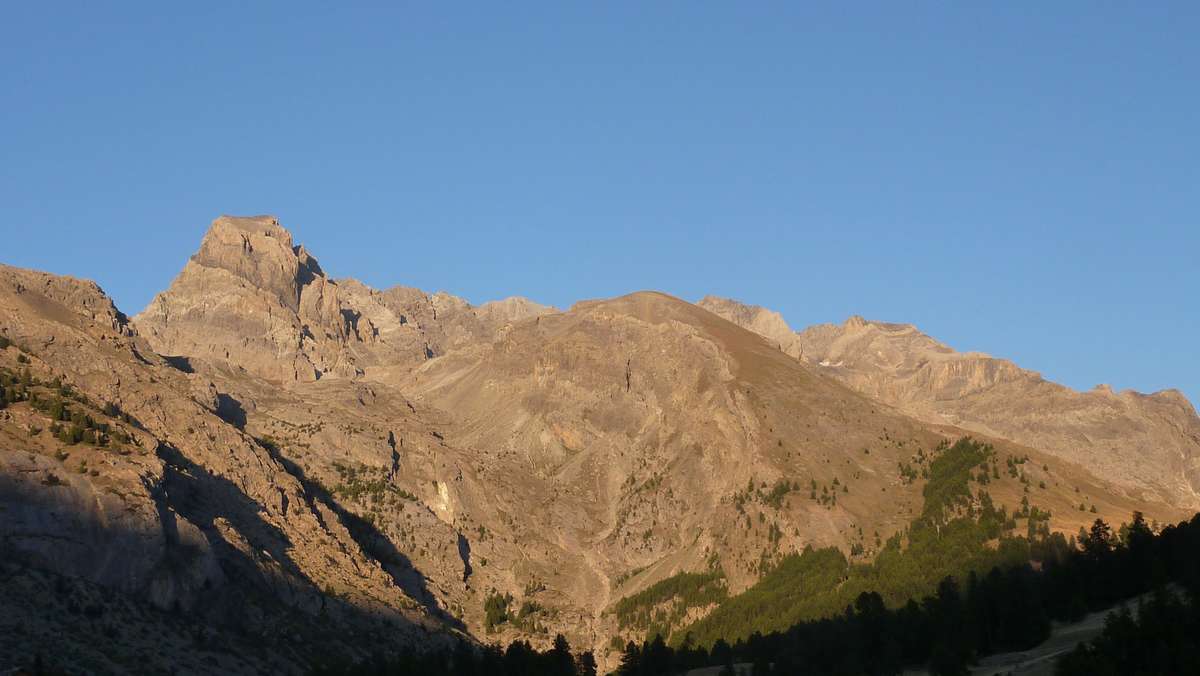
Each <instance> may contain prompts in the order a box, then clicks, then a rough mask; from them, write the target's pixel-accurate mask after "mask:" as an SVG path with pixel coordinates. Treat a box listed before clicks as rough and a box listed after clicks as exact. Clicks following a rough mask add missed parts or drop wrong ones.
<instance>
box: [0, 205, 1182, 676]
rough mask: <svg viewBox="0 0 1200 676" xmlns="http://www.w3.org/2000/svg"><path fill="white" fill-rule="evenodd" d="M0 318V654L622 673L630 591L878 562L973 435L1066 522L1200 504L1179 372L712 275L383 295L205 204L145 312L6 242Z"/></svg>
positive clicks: (1008, 485)
mask: <svg viewBox="0 0 1200 676" xmlns="http://www.w3.org/2000/svg"><path fill="white" fill-rule="evenodd" d="M0 336H2V337H3V342H2V343H0V345H3V349H0V385H3V386H4V388H5V392H8V393H13V392H15V393H18V394H19V395H20V396H16V397H14V396H9V397H8V399H10V400H11V401H9V402H8V403H7V405H6V407H5V408H3V409H2V410H0V440H2V441H3V443H2V444H0V553H3V557H0V558H3V561H4V562H3V563H2V564H0V574H3V575H4V576H5V579H6V583H5V588H6V590H8V593H6V594H5V595H4V598H3V599H2V600H0V607H3V610H4V612H2V613H0V618H7V619H0V649H3V650H4V651H9V652H11V653H12V654H17V653H19V652H24V653H29V652H31V651H34V650H41V651H46V650H48V648H47V647H46V646H54V651H55V652H56V653H57V654H58V655H60V656H63V658H64V659H67V660H69V661H71V662H72V663H74V664H78V665H83V667H84V668H85V669H89V670H92V671H97V672H113V673H120V672H133V671H140V670H143V669H151V668H154V669H159V670H162V671H164V672H166V671H169V669H170V668H172V667H182V668H181V670H183V671H195V672H210V673H237V672H246V673H252V672H256V671H261V670H278V671H283V672H301V671H303V670H304V668H305V665H307V664H308V663H309V662H310V661H311V660H312V659H313V658H314V657H316V656H319V654H329V653H346V654H351V655H361V654H366V653H367V652H369V651H371V650H375V649H379V648H380V647H381V646H382V647H404V646H428V645H436V644H439V643H445V644H449V642H450V641H452V640H454V638H455V637H467V639H468V640H479V641H485V642H490V641H508V640H512V639H515V638H524V639H528V640H530V641H532V642H534V643H535V644H538V645H546V644H548V642H549V641H550V639H551V638H552V637H553V636H554V634H555V633H556V632H561V633H563V634H564V635H565V636H566V637H567V638H568V639H570V641H571V644H572V645H575V646H579V647H585V648H590V649H592V650H594V651H595V652H596V655H597V657H598V658H599V659H600V661H601V662H602V664H608V665H610V666H611V665H612V664H613V660H615V659H616V657H617V656H618V653H619V650H618V649H617V648H616V647H615V646H618V645H620V644H621V642H622V641H623V640H627V639H630V638H640V636H636V633H635V632H636V628H631V627H629V626H627V625H626V624H624V623H623V622H622V620H621V618H620V617H619V614H618V613H617V612H616V610H615V609H616V607H617V605H618V604H619V603H620V602H621V600H622V599H630V598H633V597H635V596H637V595H638V594H639V592H644V591H646V590H648V589H651V588H653V587H654V586H655V585H656V584H660V583H662V582H663V581H666V580H671V579H673V578H676V577H677V576H679V575H680V574H681V573H697V572H705V573H714V574H717V575H719V576H720V578H721V579H722V580H724V584H725V585H726V587H727V591H728V593H730V594H736V593H737V592H738V591H740V590H744V589H747V588H749V587H750V586H751V585H753V584H754V583H755V582H756V581H758V580H759V579H761V578H762V576H763V575H764V574H765V573H767V572H768V571H769V570H771V569H772V566H773V565H775V564H776V563H778V561H779V560H780V559H781V558H782V557H784V556H785V555H787V554H790V553H795V552H800V551H803V550H804V549H805V548H809V547H813V548H821V547H835V548H837V549H839V550H842V551H843V552H845V553H846V555H847V556H848V557H850V558H851V559H852V560H853V561H856V562H868V561H871V560H872V559H874V557H875V556H876V555H877V554H878V553H879V552H880V550H881V548H882V547H883V545H882V543H883V542H884V541H887V540H888V539H890V538H892V537H893V536H896V535H901V534H903V533H904V532H905V528H906V526H907V524H908V523H909V522H910V521H911V520H912V519H913V518H915V517H916V516H917V515H919V514H920V513H921V511H922V500H923V493H922V490H923V486H924V478H923V477H922V476H921V475H920V473H919V472H914V471H913V470H912V467H913V466H914V465H915V466H917V467H920V466H921V463H922V462H923V461H924V458H926V457H927V454H930V453H932V452H933V451H934V449H937V448H939V447H941V446H943V445H944V444H945V443H947V442H953V441H954V440H956V439H958V438H961V437H964V436H973V437H974V438H976V439H980V440H983V441H986V442H987V443H989V444H991V445H992V446H993V447H994V448H995V449H996V452H997V454H998V456H999V457H1006V458H1008V459H1010V460H1011V461H1012V462H1013V463H1016V462H1017V461H1018V460H1019V462H1020V464H1021V466H1022V468H1023V469H1022V470H1021V471H1020V472H1016V471H1015V470H1014V472H1012V473H1011V474H1009V473H1005V474H1000V473H998V472H997V473H996V476H995V478H994V479H991V480H990V482H989V485H988V490H989V492H990V495H991V497H992V498H993V499H994V500H995V501H996V502H997V503H999V504H1004V505H1007V506H1008V507H1009V508H1010V509H1012V510H1013V511H1014V512H1015V510H1016V509H1017V506H1018V505H1019V504H1021V503H1022V502H1023V501H1024V502H1025V503H1026V504H1030V503H1032V504H1036V505H1037V506H1039V507H1040V508H1042V509H1044V510H1047V511H1048V512H1049V513H1050V514H1051V516H1050V518H1049V521H1048V526H1049V528H1050V529H1051V530H1053V531H1057V532H1062V533H1065V534H1074V533H1076V532H1077V531H1078V530H1079V529H1080V527H1083V526H1087V525H1089V524H1090V523H1091V522H1092V521H1093V520H1094V519H1096V518H1097V517H1102V518H1105V519H1107V520H1109V521H1110V522H1111V523H1118V522H1120V521H1121V520H1122V519H1126V518H1128V517H1129V514H1130V513H1131V512H1132V511H1134V510H1137V511H1141V512H1144V513H1145V514H1146V515H1147V516H1148V517H1151V518H1154V519H1157V520H1159V521H1162V522H1166V521H1169V520H1174V519H1178V518H1180V517H1182V516H1184V515H1187V514H1189V513H1190V512H1192V511H1195V510H1197V509H1200V418H1198V417H1197V415H1196V412H1195V409H1194V408H1193V407H1192V405H1191V403H1190V402H1188V401H1187V399H1186V398H1185V397H1183V395H1181V394H1180V393H1178V392H1176V391H1164V392H1158V393H1154V394H1148V395H1147V394H1140V393H1136V392H1130V391H1126V392H1120V393H1117V392H1113V391H1112V390H1110V389H1107V388H1097V389H1095V390H1092V391H1089V392H1078V391H1075V390H1072V389H1070V388H1067V387H1065V386H1062V385H1059V384H1056V383H1053V382H1050V381H1047V380H1045V379H1044V378H1042V377H1041V376H1040V375H1038V374H1037V373H1034V372H1032V371H1028V370H1026V369H1022V368H1021V367H1019V366H1017V365H1016V364H1013V363H1012V362H1009V361H1006V360H1003V359H997V358H994V357H990V356H987V355H983V354H979V353H960V352H956V351H954V350H952V349H951V348H949V347H947V346H946V345H943V344H941V343H939V342H938V341H937V340H935V339H934V338H931V337H929V336H927V335H925V334H923V333H921V332H920V331H919V330H918V329H917V328H916V327H913V326H911V325H906V324H891V323H885V322H878V321H869V320H864V319H862V318H861V317H857V316H852V317H851V318H850V319H848V320H847V321H846V322H845V323H843V324H841V325H819V326H813V327H809V328H806V329H804V330H802V331H799V332H797V331H793V330H792V329H791V328H790V327H789V326H788V325H787V323H786V322H785V321H784V319H783V318H782V317H781V316H780V315H779V314H778V313H775V312H772V311H770V310H767V309H764V308H761V307H757V306H752V305H745V304H742V303H740V302H737V301H733V300H727V299H721V298H715V297H706V298H704V299H702V300H700V301H699V302H698V303H695V304H693V303H689V302H687V301H684V300H681V299H679V298H675V297H672V296H670V295H667V294H663V293H658V292H653V291H647V292H639V293H634V294H630V295H626V296H622V297H618V298H612V299H605V300H592V301H583V302H579V303H577V304H575V305H574V306H572V307H571V308H569V309H566V310H559V309H556V308H552V307H548V306H545V305H541V304H538V303H536V302H534V301H531V300H528V299H524V298H509V299H506V300H503V301H498V302H493V303H487V304H483V305H480V306H473V305H471V304H470V303H468V302H466V301H465V300H463V299H461V298H457V297H455V296H452V295H449V294H446V293H432V294H431V293H426V292H424V291H421V290H419V289H413V288H409V287H402V286H397V287H393V288H390V289H385V290H376V289H372V288H370V287H368V286H366V285H365V284H362V283H361V282H358V281H356V280H353V279H341V280H335V279H331V278H329V277H328V276H327V275H326V274H325V273H324V271H323V270H322V268H321V266H320V265H319V263H318V262H317V259H316V258H315V257H314V256H313V255H312V253H311V252H309V251H307V250H306V249H305V248H304V247H303V246H300V245H297V244H296V243H295V242H294V241H293V238H292V236H291V234H290V233H289V232H288V231H287V230H286V229H284V228H283V227H282V226H281V225H280V224H279V222H278V220H277V219H275V218H273V217H270V216H256V217H230V216H222V217H220V218H218V219H216V220H215V221H214V222H213V223H212V225H211V226H210V228H209V229H208V231H207V233H206V234H204V236H203V238H202V240H201V242H200V245H199V249H198V251H197V252H196V253H195V254H194V255H193V256H192V257H191V259H190V260H188V261H187V263H186V264H185V265H184V267H183V269H182V271H181V272H180V274H179V275H178V276H177V277H176V279H175V280H174V281H173V282H172V283H171V285H170V286H169V288H167V289H166V290H164V291H162V292H161V293H159V294H158V295H157V296H156V297H155V298H154V300H153V301H151V303H150V304H149V305H148V306H147V307H146V308H145V309H144V310H143V311H142V312H141V313H140V314H137V315H136V316H133V317H132V318H131V317H128V316H126V315H125V314H123V313H122V312H121V311H120V310H119V309H117V308H116V307H115V306H114V304H113V302H112V301H111V299H109V298H108V297H107V296H106V295H105V294H104V293H103V291H102V290H101V289H100V288H99V287H98V286H97V285H95V284H94V283H92V282H87V281H82V280H77V279H73V278H69V277H58V276H54V275H49V274H46V273H41V272H35V271H29V270H23V269H18V268H13V267H7V266H0ZM985 473H986V470H985ZM830 495H832V497H830ZM751 496H757V497H751ZM497 603H498V604H500V605H501V606H504V607H505V608H506V609H507V610H506V612H505V613H502V619H503V620H504V621H497V618H496V617H494V614H489V612H488V607H489V604H491V605H492V607H495V606H496V604H497ZM711 611H712V607H711V604H710V605H699V606H696V607H689V608H687V609H686V612H685V614H684V616H682V617H680V618H676V622H675V623H676V624H677V625H680V626H682V625H683V624H686V623H688V622H693V621H696V620H698V619H700V618H702V617H703V616H704V615H705V614H706V613H708V612H711ZM118 639H119V640H118Z"/></svg>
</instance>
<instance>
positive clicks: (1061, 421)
mask: <svg viewBox="0 0 1200 676" xmlns="http://www.w3.org/2000/svg"><path fill="white" fill-rule="evenodd" d="M701 306H703V307H706V308H708V309H710V310H712V311H713V312H716V313H717V314H720V315H721V316H723V317H726V318H728V319H730V321H734V322H737V323H739V324H741V325H743V326H746V327H747V328H750V329H752V330H755V331H759V332H763V335H765V336H767V337H769V338H770V339H771V340H773V341H774V342H776V344H778V345H779V346H780V348H781V349H782V350H784V351H785V352H787V353H788V354H790V355H792V356H793V357H797V358H801V359H802V360H803V361H804V362H805V363H807V364H811V365H813V366H815V367H817V368H819V369H820V372H821V373H823V374H826V375H829V376H832V377H834V378H837V379H838V380H840V381H841V382H843V383H846V384H847V385H849V386H851V387H853V388H854V389H856V390H858V391H859V392H862V393H863V394H866V395H867V396H870V397H872V398H875V399H878V400H880V401H883V402H886V403H888V404H890V405H892V406H895V407H897V408H899V409H900V410H902V411H904V412H906V413H908V414H909V415H912V416H915V417H917V418H920V419H922V420H925V421H928V422H932V423H948V424H952V425H956V426H958V427H962V428H964V429H968V430H973V431H976V432H980V433H984V434H988V435H993V436H998V437H1002V438H1006V439H1011V440H1013V441H1016V442H1018V443H1021V444H1025V445H1028V446H1032V447H1035V448H1039V449H1042V450H1044V451H1047V452H1049V453H1052V454H1054V455H1056V456H1058V457H1061V458H1064V459H1066V460H1070V461H1071V462H1074V463H1078V464H1082V465H1086V466H1089V467H1093V468H1094V469H1095V470H1096V471H1097V473H1098V474H1099V475H1101V476H1105V477H1108V478H1110V479H1111V480H1112V481H1114V482H1116V483H1119V484H1121V485H1123V486H1125V487H1126V488H1127V489H1129V490H1131V491H1134V492H1135V493H1137V494H1142V495H1145V496H1146V497H1147V498H1153V499H1159V500H1166V501H1169V502H1172V503H1174V504H1178V505H1180V506H1183V507H1189V508H1191V507H1197V506H1200V418H1198V417H1197V415H1196V411H1195V409H1194V408H1193V407H1192V406H1191V404H1190V403H1189V402H1188V401H1187V399H1186V398H1185V397H1184V396H1183V395H1182V394H1180V393H1179V392H1177V391H1174V390H1168V391H1164V392H1157V393H1154V394H1150V395H1145V394H1140V393H1137V392H1132V391H1124V392H1120V393H1115V392H1113V391H1112V390H1111V389H1109V388H1106V387H1098V388H1096V389H1095V390H1092V391H1090V392H1077V391H1075V390H1072V389H1070V388H1068V387H1065V386H1062V385H1059V384H1057V383H1052V382H1049V381H1047V380H1045V379H1043V378H1042V377H1041V375H1039V374H1037V373H1035V372H1033V371H1028V370H1026V369H1022V368H1020V367H1019V366H1017V365H1016V364H1014V363H1012V362H1010V361H1008V360H1005V359H997V358H995V357H990V356H988V355H985V354H981V353H978V352H967V353H963V352H956V351H954V350H953V349H951V348H949V347H947V346H946V345H944V344H942V343H940V342H938V341H937V340H935V339H933V338H931V337H929V336H927V335H925V334H924V333H921V332H920V331H919V330H918V329H917V328H916V327H914V326H912V325H910V324H889V323H885V322H876V321H867V320H865V319H863V318H861V317H857V316H855V317H851V318H850V319H848V320H846V322H845V323H843V324H841V325H840V326H839V325H834V324H822V325H817V326H812V327H809V328H806V329H804V330H803V331H800V332H799V333H795V334H793V335H792V336H786V335H783V334H782V333H781V332H780V330H779V326H778V325H777V324H775V325H771V324H769V323H764V322H763V321H762V319H761V318H762V317H764V316H770V315H772V314H774V313H769V311H766V310H763V309H762V308H755V307H752V306H746V305H742V304H741V303H737V302H736V301H729V300H722V299H714V298H706V299H704V300H702V301H701ZM768 313H769V314H768ZM776 316H777V315H776ZM764 327H765V328H764ZM764 331H765V332H764Z"/></svg>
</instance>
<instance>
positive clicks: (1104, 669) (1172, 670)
mask: <svg viewBox="0 0 1200 676" xmlns="http://www.w3.org/2000/svg"><path fill="white" fill-rule="evenodd" d="M1055 673H1057V674H1058V676H1124V675H1125V674H1200V594H1197V593H1196V590H1195V588H1194V587H1193V589H1192V593H1191V594H1190V595H1187V596H1185V595H1181V594H1179V593H1176V592H1175V591H1172V590H1169V589H1168V588H1165V587H1160V588H1159V589H1158V591H1156V592H1155V594H1154V596H1153V597H1151V598H1150V599H1148V600H1146V601H1143V602H1141V603H1139V604H1138V611H1137V616H1136V618H1135V616H1134V614H1133V613H1131V612H1130V611H1129V609H1128V608H1122V609H1121V610H1120V611H1118V612H1115V613H1113V614H1112V615H1110V616H1109V617H1108V620H1107V621H1106V622H1105V625H1104V633H1103V634H1101V635H1100V637H1099V638H1097V639H1096V640H1094V641H1092V642H1090V643H1081V644H1079V645H1078V646H1077V647H1076V648H1075V650H1074V651H1073V652H1071V653H1070V654H1068V655H1066V656H1065V657H1063V658H1061V659H1060V660H1059V661H1058V664H1057V668H1056V670H1055Z"/></svg>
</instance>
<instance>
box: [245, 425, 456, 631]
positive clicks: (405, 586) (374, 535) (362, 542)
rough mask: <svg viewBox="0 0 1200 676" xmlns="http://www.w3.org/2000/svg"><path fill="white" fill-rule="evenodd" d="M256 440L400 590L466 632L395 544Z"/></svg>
mask: <svg viewBox="0 0 1200 676" xmlns="http://www.w3.org/2000/svg"><path fill="white" fill-rule="evenodd" d="M258 443H259V444H260V445H261V446H262V447H263V448H265V449H267V452H268V453H270V455H271V458H272V459H273V460H275V461H276V462H278V463H279V464H280V465H281V466H283V468H284V469H285V470H286V471H287V472H288V474H291V475H292V476H293V477H295V479H296V480H297V481H299V482H300V485H301V486H303V487H304V494H305V497H306V499H308V500H309V508H310V509H312V510H313V511H314V512H318V510H317V509H316V505H315V504H313V501H319V502H320V503H321V504H322V505H323V506H325V507H326V508H327V509H329V510H330V511H332V512H333V513H334V514H336V515H337V517H338V519H339V520H340V521H341V522H342V525H343V526H345V527H346V530H347V531H349V532H350V537H352V538H354V541H355V542H356V543H358V546H359V547H361V548H362V549H363V551H365V552H366V553H367V554H368V555H369V556H371V557H372V558H374V559H375V560H376V561H379V563H380V564H381V565H382V566H383V570H384V571H385V572H387V574H388V575H389V576H390V577H391V578H392V582H393V583H394V584H395V585H396V586H397V587H399V588H400V589H402V590H404V593H405V594H407V595H408V596H409V597H410V598H412V599H414V600H416V601H417V602H418V603H420V604H421V605H422V606H423V607H424V608H425V610H426V612H428V613H429V614H430V615H432V616H433V617H435V618H437V619H439V620H441V621H442V622H443V623H445V624H447V625H449V626H450V627H452V628H454V629H457V630H459V631H466V625H464V624H463V622H462V621H461V620H459V619H458V618H457V617H454V616H453V615H451V614H450V613H448V612H446V610H445V609H444V608H442V607H441V606H440V605H438V602H437V598H436V597H435V596H434V595H433V593H432V592H431V591H429V586H428V584H427V583H426V579H425V576H424V575H423V574H422V573H421V571H420V570H418V569H417V568H416V566H414V565H413V563H412V560H411V559H409V558H408V556H407V555H405V554H404V553H403V552H401V551H400V550H399V549H397V548H396V545H395V543H393V542H392V541H391V539H390V538H388V537H387V536H386V535H384V534H383V533H382V532H380V531H379V529H378V528H376V527H375V525H374V524H372V523H370V522H369V521H367V520H365V519H363V518H362V517H360V516H358V515H357V514H355V513H353V512H351V511H349V510H348V509H346V508H345V507H343V506H342V505H341V504H340V503H339V502H338V501H337V500H336V499H335V498H334V497H333V496H332V495H330V493H329V491H327V490H326V489H325V487H324V486H322V485H321V484H320V483H318V482H316V481H312V480H310V479H309V478H308V477H307V475H305V473H304V468H302V467H300V466H299V465H297V464H296V463H295V462H293V461H291V460H289V459H288V458H287V457H286V456H284V455H283V453H282V452H281V451H280V449H279V447H278V446H277V445H275V444H274V443H272V442H271V441H269V440H266V439H260V440H258Z"/></svg>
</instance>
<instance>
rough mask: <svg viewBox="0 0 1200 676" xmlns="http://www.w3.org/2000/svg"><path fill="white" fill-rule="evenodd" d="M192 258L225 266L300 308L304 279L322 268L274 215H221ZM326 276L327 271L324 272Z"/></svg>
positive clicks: (307, 280)
mask: <svg viewBox="0 0 1200 676" xmlns="http://www.w3.org/2000/svg"><path fill="white" fill-rule="evenodd" d="M192 261H194V262H195V263H197V264H198V265H202V266H205V267H209V268H216V269H220V270H225V271H227V272H229V273H232V274H233V275H235V276H237V277H239V278H240V279H243V280H245V281H246V282H249V283H250V284H251V285H253V286H255V287H257V288H260V289H263V290H266V291H269V292H271V293H273V294H275V295H276V297H277V298H279V300H280V302H281V303H282V304H283V305H285V306H287V307H289V308H291V309H292V310H293V311H295V310H299V304H300V291H301V287H302V285H303V283H305V282H311V281H312V278H313V277H315V276H316V275H314V274H313V272H312V271H313V270H314V269H315V270H316V271H319V270H320V267H319V266H317V265H316V260H315V259H312V257H311V256H309V255H308V253H307V252H306V251H304V248H303V247H294V246H293V244H292V234H291V233H290V232H288V231H287V230H286V229H285V228H284V227H283V226H281V225H280V224H279V219H277V218H275V217H274V216H245V217H242V216H221V217H219V218H217V219H216V220H214V221H213V222H212V225H211V226H210V227H209V229H208V232H207V233H205V235H204V239H203V240H201V242H200V250H199V251H197V252H196V254H195V255H193V256H192ZM321 276H323V275H321Z"/></svg>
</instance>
